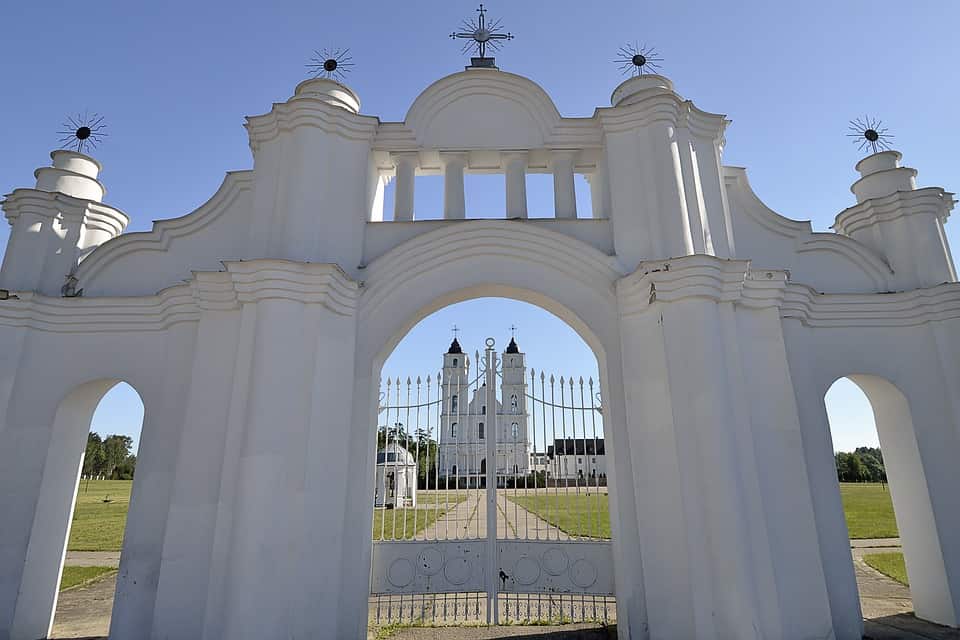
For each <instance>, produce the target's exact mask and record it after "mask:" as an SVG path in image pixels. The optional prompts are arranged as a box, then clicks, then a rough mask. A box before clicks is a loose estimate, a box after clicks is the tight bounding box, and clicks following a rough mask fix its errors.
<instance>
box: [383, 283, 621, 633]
mask: <svg viewBox="0 0 960 640" xmlns="http://www.w3.org/2000/svg"><path fill="white" fill-rule="evenodd" d="M377 398H378V402H377V426H376V434H377V435H376V445H375V446H376V450H377V453H376V460H377V470H376V474H375V478H374V488H373V494H374V495H373V509H374V515H373V519H372V522H373V534H372V538H373V552H372V565H373V566H372V570H371V600H370V620H371V624H372V625H375V626H382V625H387V624H398V623H404V624H411V623H412V624H449V623H453V622H461V623H466V624H476V623H481V624H485V623H493V622H495V621H498V622H501V623H506V622H510V623H545V622H569V621H607V622H612V621H614V620H615V619H616V600H615V596H614V588H613V575H612V563H611V562H608V561H607V556H609V552H610V545H611V538H612V536H611V523H610V505H609V493H608V478H609V477H610V476H611V470H612V461H611V460H609V458H608V457H607V456H606V447H605V444H604V425H603V412H602V408H603V407H602V395H601V393H600V373H599V364H598V358H597V356H596V355H595V353H594V351H593V350H592V349H591V347H590V346H588V344H587V343H586V342H585V341H584V339H583V338H582V337H581V336H580V335H578V333H577V332H576V331H574V330H573V329H572V328H571V326H570V325H568V324H567V323H566V322H564V321H563V320H561V319H560V318H559V317H557V316H555V315H553V314H552V313H550V312H548V311H546V310H544V309H543V308H541V307H539V306H535V305H533V304H529V303H527V302H523V301H520V300H515V299H508V298H493V297H480V298H472V299H468V300H465V301H462V302H455V303H453V304H450V305H448V306H445V307H443V308H440V309H439V310H436V311H433V313H430V314H429V315H427V314H425V317H422V318H420V319H419V321H418V322H416V324H415V325H413V326H412V327H411V328H410V329H409V331H407V332H406V334H405V335H404V336H403V337H402V339H400V340H399V342H398V343H397V344H396V346H395V347H394V349H393V351H392V352H391V353H390V355H389V357H387V358H386V360H385V361H384V364H383V367H382V369H381V371H380V389H379V393H378V394H377ZM391 475H392V476H393V477H406V478H412V481H410V480H408V481H407V488H406V489H405V490H404V491H401V492H396V491H394V492H391V490H390V486H389V484H388V482H387V480H386V479H387V478H389V477H391ZM401 541H402V544H401V543H400V542H401ZM491 549H496V550H497V551H495V552H494V553H496V557H495V558H494V560H495V561H497V562H499V563H500V564H498V565H497V567H496V571H493V568H492V566H491V567H487V566H486V565H485V563H488V562H489V561H490V556H489V555H487V554H488V553H490V550H491ZM411 554H412V555H411ZM609 557H610V558H612V556H609ZM534 569H536V570H534ZM491 571H493V573H492V574H491ZM491 575H493V577H494V578H495V579H494V580H487V579H486V576H491Z"/></svg>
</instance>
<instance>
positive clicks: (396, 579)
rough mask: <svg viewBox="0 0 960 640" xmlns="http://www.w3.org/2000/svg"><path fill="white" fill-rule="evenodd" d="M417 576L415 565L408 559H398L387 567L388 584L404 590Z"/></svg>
mask: <svg viewBox="0 0 960 640" xmlns="http://www.w3.org/2000/svg"><path fill="white" fill-rule="evenodd" d="M415 574H416V569H415V568H414V566H413V563H412V562H410V560H408V559H407V558H397V559H396V560H394V561H393V562H391V563H390V566H389V567H387V582H389V583H390V584H392V585H393V586H395V587H397V588H400V589H402V588H403V587H406V586H407V585H409V584H410V583H411V582H413V577H414V575H415Z"/></svg>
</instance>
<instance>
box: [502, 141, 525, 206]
mask: <svg viewBox="0 0 960 640" xmlns="http://www.w3.org/2000/svg"><path fill="white" fill-rule="evenodd" d="M503 164H504V167H505V169H506V170H505V172H504V178H505V180H506V187H507V189H506V191H507V218H526V217H527V153H526V152H514V153H504V154H503Z"/></svg>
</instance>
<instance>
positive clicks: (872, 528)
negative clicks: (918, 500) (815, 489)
mask: <svg viewBox="0 0 960 640" xmlns="http://www.w3.org/2000/svg"><path fill="white" fill-rule="evenodd" d="M840 498H841V499H842V500H843V511H844V514H845V515H846V517H847V530H848V531H849V534H850V537H851V538H852V539H861V538H896V537H897V536H898V535H900V534H899V532H898V531H897V520H896V518H894V517H893V502H892V501H891V500H890V489H889V487H887V486H886V485H881V484H879V483H872V482H841V483H840Z"/></svg>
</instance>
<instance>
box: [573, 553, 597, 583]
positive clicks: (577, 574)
mask: <svg viewBox="0 0 960 640" xmlns="http://www.w3.org/2000/svg"><path fill="white" fill-rule="evenodd" d="M596 581H597V568H596V567H595V566H593V565H592V564H591V563H589V562H587V561H586V560H584V559H583V558H580V559H579V560H577V561H576V562H574V563H573V564H572V565H570V582H572V583H573V584H575V585H576V586H578V587H580V588H581V589H586V588H587V587H592V586H593V585H594V583H596Z"/></svg>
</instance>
